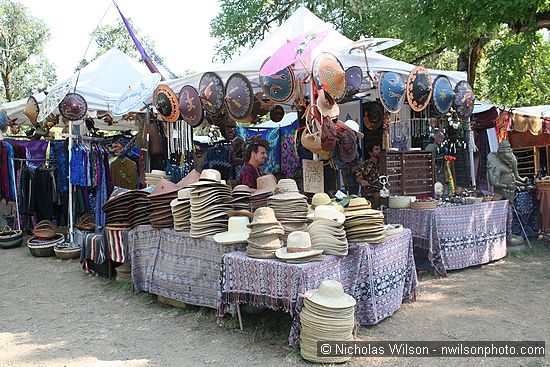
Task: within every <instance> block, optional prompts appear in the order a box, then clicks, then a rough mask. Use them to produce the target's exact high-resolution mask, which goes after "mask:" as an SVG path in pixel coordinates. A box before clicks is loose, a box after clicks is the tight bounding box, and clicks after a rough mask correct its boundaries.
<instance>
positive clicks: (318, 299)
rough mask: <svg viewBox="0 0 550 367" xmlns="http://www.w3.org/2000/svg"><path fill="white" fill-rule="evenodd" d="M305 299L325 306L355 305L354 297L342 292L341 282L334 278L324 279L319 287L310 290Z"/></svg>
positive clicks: (343, 306)
mask: <svg viewBox="0 0 550 367" xmlns="http://www.w3.org/2000/svg"><path fill="white" fill-rule="evenodd" d="M307 299H308V300H309V301H311V302H313V303H315V304H317V305H319V306H323V307H326V308H347V307H352V306H355V304H356V301H355V299H354V298H353V297H352V296H350V295H348V294H346V293H345V292H344V287H343V286H342V284H341V283H340V282H338V281H336V280H324V281H322V282H321V285H320V286H319V289H317V290H314V291H313V292H311V295H310V296H309V297H307Z"/></svg>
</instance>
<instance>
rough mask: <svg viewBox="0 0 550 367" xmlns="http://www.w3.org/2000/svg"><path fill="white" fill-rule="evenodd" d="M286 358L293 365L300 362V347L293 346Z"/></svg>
mask: <svg viewBox="0 0 550 367" xmlns="http://www.w3.org/2000/svg"><path fill="white" fill-rule="evenodd" d="M286 358H287V359H288V360H289V361H290V362H294V363H297V362H300V361H301V360H302V355H301V354H300V347H299V346H297V345H295V346H293V347H292V349H290V351H289V352H288V354H287V356H286Z"/></svg>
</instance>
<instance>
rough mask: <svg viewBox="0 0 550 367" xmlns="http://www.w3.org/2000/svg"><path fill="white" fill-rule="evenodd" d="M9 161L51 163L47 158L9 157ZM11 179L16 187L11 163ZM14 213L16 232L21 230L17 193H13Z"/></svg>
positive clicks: (13, 166)
mask: <svg viewBox="0 0 550 367" xmlns="http://www.w3.org/2000/svg"><path fill="white" fill-rule="evenodd" d="M9 159H10V160H11V161H20V162H50V161H53V159H48V158H44V159H40V158H14V157H10V158H9ZM11 179H12V184H13V186H14V187H17V182H16V181H15V165H14V164H13V162H12V165H11ZM15 213H16V218H17V230H21V221H20V219H19V198H18V195H17V192H16V193H15Z"/></svg>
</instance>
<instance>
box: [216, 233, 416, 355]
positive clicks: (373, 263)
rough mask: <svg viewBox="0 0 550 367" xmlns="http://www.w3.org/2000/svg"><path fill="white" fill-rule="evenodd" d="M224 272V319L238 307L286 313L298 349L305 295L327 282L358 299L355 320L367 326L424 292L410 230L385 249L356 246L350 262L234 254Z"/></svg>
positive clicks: (221, 307)
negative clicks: (290, 318) (296, 261)
mask: <svg viewBox="0 0 550 367" xmlns="http://www.w3.org/2000/svg"><path fill="white" fill-rule="evenodd" d="M221 268H222V272H221V284H220V290H221V300H220V305H219V309H218V315H219V317H223V315H224V313H225V310H226V307H227V306H228V305H232V304H236V303H246V304H249V305H253V306H265V307H268V308H270V309H273V310H284V311H285V312H288V313H290V314H291V315H292V316H293V318H294V321H293V326H292V329H291V332H290V336H289V343H290V344H292V345H293V344H295V343H296V342H297V341H298V338H299V328H298V321H299V320H298V315H299V312H300V310H301V307H302V303H301V300H300V298H301V294H303V293H305V292H306V291H308V290H312V289H316V288H317V287H318V286H319V285H320V284H321V282H322V281H323V280H327V279H334V280H338V281H339V282H341V283H342V285H343V286H344V289H345V290H346V292H347V293H348V294H350V295H352V296H353V297H354V298H355V299H356V300H357V305H356V308H355V317H356V319H357V321H358V322H359V323H360V324H361V325H374V324H377V323H378V322H380V321H381V320H383V319H385V318H386V317H389V316H391V315H392V314H393V313H394V312H395V311H397V310H398V309H399V307H400V306H401V304H402V302H404V301H413V300H415V298H416V294H417V287H418V285H417V277H416V270H415V265H414V258H413V249H412V237H411V232H410V231H409V230H406V231H404V232H403V233H401V234H398V235H395V236H391V237H388V238H387V239H386V240H385V241H384V242H382V243H380V244H369V243H357V244H354V245H351V246H350V247H349V253H348V255H347V256H345V257H338V256H328V257H327V259H326V260H324V261H320V262H310V263H305V264H288V263H284V262H281V261H278V260H272V259H254V258H250V257H247V256H246V254H245V253H243V252H232V253H228V254H226V255H224V256H223V259H222V265H221Z"/></svg>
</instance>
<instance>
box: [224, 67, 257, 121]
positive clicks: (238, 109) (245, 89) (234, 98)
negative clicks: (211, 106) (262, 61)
mask: <svg viewBox="0 0 550 367" xmlns="http://www.w3.org/2000/svg"><path fill="white" fill-rule="evenodd" d="M225 105H226V107H227V111H228V112H229V114H230V115H231V116H232V117H233V118H235V119H236V120H237V121H238V120H242V119H245V118H246V117H247V116H249V115H250V112H252V107H253V105H254V90H253V89H252V85H250V82H249V81H248V79H247V78H246V76H244V75H243V74H240V73H234V74H231V76H230V77H229V79H227V83H226V85H225Z"/></svg>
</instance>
